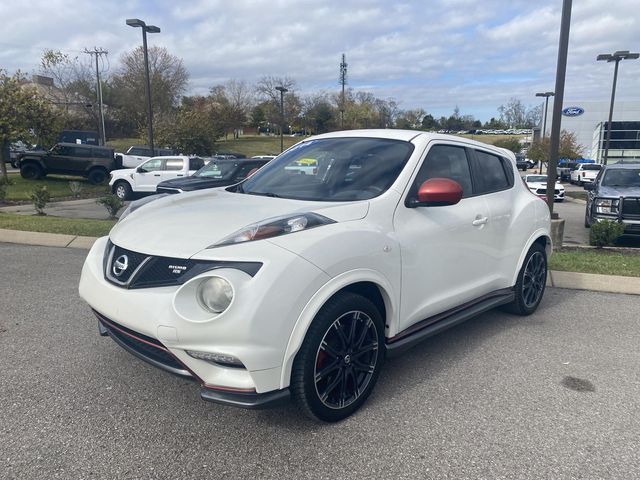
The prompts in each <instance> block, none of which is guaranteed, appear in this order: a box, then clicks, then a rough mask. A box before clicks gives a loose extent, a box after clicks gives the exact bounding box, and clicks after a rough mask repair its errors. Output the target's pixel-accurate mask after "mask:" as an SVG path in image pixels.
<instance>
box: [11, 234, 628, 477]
mask: <svg viewBox="0 0 640 480" xmlns="http://www.w3.org/2000/svg"><path fill="white" fill-rule="evenodd" d="M85 254H86V252H85V251H82V250H73V249H56V248H47V247H30V246H18V245H9V244H0V265H2V276H1V277H0V295H1V296H2V299H3V300H2V302H1V303H0V365H2V369H0V405H1V408H0V445H1V448H0V478H2V479H5V478H6V479H24V478H47V479H50V478H64V479H69V478H118V479H120V478H209V477H214V478H221V477H224V478H328V479H341V478H608V479H612V478H621V479H630V478H637V474H638V471H640V436H639V435H638V432H640V402H639V401H638V399H639V398H640V370H639V369H638V366H639V365H640V350H639V349H638V345H639V344H640V324H639V323H638V321H637V319H638V318H639V317H640V301H639V300H638V297H633V296H626V295H615V294H602V293H593V292H579V291H572V290H559V289H549V290H548V291H547V293H546V296H545V298H544V301H543V303H542V305H541V308H540V309H539V310H538V312H537V313H536V314H534V315H533V316H531V317H528V318H519V317H514V316H510V315H507V314H504V313H501V312H489V313H487V314H484V315H482V316H480V317H478V318H476V319H473V320H471V321H469V322H467V323H466V324H464V325H461V326H459V327H456V328H454V329H452V330H449V331H447V332H445V333H443V334H441V335H439V336H437V337H433V338H431V339H429V340H428V341H427V342H425V343H424V344H422V345H420V346H418V347H417V348H415V349H413V350H411V351H410V352H408V353H407V354H406V355H405V356H403V357H401V358H398V359H394V360H392V361H389V362H388V363H387V365H386V367H385V370H384V371H383V374H382V376H381V378H380V381H379V383H378V385H377V387H376V390H375V391H374V394H373V396H372V397H371V398H370V400H369V402H368V403H367V405H366V406H365V408H363V409H362V410H361V411H360V412H358V413H357V414H356V415H354V416H353V417H351V418H349V419H347V420H345V421H343V422H341V423H339V424H334V425H325V424H318V423H313V422H311V421H309V420H307V419H306V418H305V417H303V416H301V415H300V414H299V413H298V412H297V411H296V410H295V409H294V408H293V407H289V408H280V409H276V410H267V411H258V412H253V411H245V410H237V409H233V408H229V407H222V406H218V405H214V404H208V403H205V402H203V401H201V400H200V399H199V396H198V389H197V387H196V385H194V384H192V383H191V382H188V381H186V380H182V379H179V378H177V377H173V376H171V375H169V374H167V373H165V372H162V371H159V370H156V369H155V368H153V367H151V366H147V365H146V364H144V363H143V362H141V361H139V360H138V359H136V358H134V357H133V356H131V355H130V354H128V353H127V352H125V351H123V350H122V349H120V348H119V347H118V346H116V344H115V343H114V342H112V341H111V340H110V339H108V338H102V337H99V336H98V334H97V329H96V324H95V320H94V319H93V318H92V316H91V314H90V311H89V308H88V307H87V306H86V305H84V304H83V303H82V302H81V300H80V299H79V297H78V294H77V283H78V276H79V272H80V269H81V266H82V262H83V259H84V256H85ZM283 300H284V299H283Z"/></svg>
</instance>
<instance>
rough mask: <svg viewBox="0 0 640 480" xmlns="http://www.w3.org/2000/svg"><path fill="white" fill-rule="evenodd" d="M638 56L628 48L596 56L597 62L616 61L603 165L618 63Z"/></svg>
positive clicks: (611, 128)
mask: <svg viewBox="0 0 640 480" xmlns="http://www.w3.org/2000/svg"><path fill="white" fill-rule="evenodd" d="M638 57H640V54H638V53H629V50H618V51H617V52H614V53H602V54H600V55H598V57H597V58H596V60H597V61H599V62H616V66H615V68H614V69H613V87H612V88H611V105H610V106H609V122H608V124H607V140H606V143H605V145H604V158H603V160H602V163H603V165H606V164H607V159H608V157H609V142H610V141H611V130H613V125H611V122H612V120H613V103H614V101H615V98H616V82H617V81H618V64H619V63H620V60H636V59H637V58H638Z"/></svg>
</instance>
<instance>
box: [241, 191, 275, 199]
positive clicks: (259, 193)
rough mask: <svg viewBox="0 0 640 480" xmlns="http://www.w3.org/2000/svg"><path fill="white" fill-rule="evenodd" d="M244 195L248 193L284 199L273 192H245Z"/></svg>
mask: <svg viewBox="0 0 640 480" xmlns="http://www.w3.org/2000/svg"><path fill="white" fill-rule="evenodd" d="M243 193H246V194H248V195H259V196H261V197H272V198H282V197H281V196H280V195H278V194H277V193H273V192H243Z"/></svg>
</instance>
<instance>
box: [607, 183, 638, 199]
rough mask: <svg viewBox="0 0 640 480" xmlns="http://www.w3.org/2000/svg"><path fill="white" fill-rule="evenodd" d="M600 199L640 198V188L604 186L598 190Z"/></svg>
mask: <svg viewBox="0 0 640 480" xmlns="http://www.w3.org/2000/svg"><path fill="white" fill-rule="evenodd" d="M597 196H598V197H640V187H616V186H611V187H608V186H603V185H600V188H598V194H597Z"/></svg>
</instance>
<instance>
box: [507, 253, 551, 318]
mask: <svg viewBox="0 0 640 480" xmlns="http://www.w3.org/2000/svg"><path fill="white" fill-rule="evenodd" d="M546 284H547V253H546V252H545V249H544V247H542V245H540V244H539V243H534V244H533V245H532V246H531V248H530V249H529V251H528V252H527V255H526V256H525V257H524V262H523V263H522V268H521V269H520V272H519V273H518V280H517V281H516V285H515V287H514V291H515V294H516V298H515V299H514V301H513V302H511V303H509V304H507V305H505V309H506V310H507V311H509V312H511V313H515V314H516V315H522V316H526V315H531V314H532V313H533V312H535V311H536V309H537V308H538V305H540V302H541V301H542V297H543V296H544V290H545V286H546Z"/></svg>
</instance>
